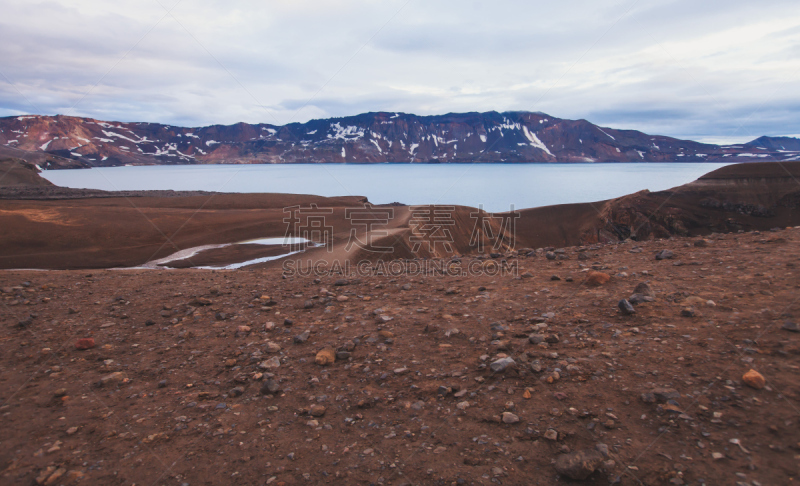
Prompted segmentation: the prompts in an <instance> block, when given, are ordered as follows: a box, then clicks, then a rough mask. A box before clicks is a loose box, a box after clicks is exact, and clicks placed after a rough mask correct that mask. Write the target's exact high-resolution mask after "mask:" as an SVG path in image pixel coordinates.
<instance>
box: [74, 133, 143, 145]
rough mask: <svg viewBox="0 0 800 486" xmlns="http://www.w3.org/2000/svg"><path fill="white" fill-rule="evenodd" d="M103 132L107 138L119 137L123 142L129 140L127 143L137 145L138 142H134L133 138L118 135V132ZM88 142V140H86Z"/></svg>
mask: <svg viewBox="0 0 800 486" xmlns="http://www.w3.org/2000/svg"><path fill="white" fill-rule="evenodd" d="M101 131H102V132H103V135H105V136H106V137H119V138H121V139H123V140H127V141H129V142H133V143H137V142H136V140H134V139H132V138H128V137H126V136H125V135H120V134H119V133H116V132H107V131H105V130H101ZM86 141H87V142H88V140H86Z"/></svg>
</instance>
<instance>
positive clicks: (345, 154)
mask: <svg viewBox="0 0 800 486" xmlns="http://www.w3.org/2000/svg"><path fill="white" fill-rule="evenodd" d="M345 157H347V151H346V150H345V149H344V147H342V158H345Z"/></svg>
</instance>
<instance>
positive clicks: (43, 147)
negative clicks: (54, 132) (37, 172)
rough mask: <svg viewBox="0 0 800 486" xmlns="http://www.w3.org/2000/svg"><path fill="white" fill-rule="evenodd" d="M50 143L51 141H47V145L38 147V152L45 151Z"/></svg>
mask: <svg viewBox="0 0 800 486" xmlns="http://www.w3.org/2000/svg"><path fill="white" fill-rule="evenodd" d="M52 142H53V141H52V140H50V141H48V142H47V143H45V144H44V145H42V146H41V147H39V150H43V151H44V150H47V147H48V145H50V144H51V143H52Z"/></svg>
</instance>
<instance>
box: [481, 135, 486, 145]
mask: <svg viewBox="0 0 800 486" xmlns="http://www.w3.org/2000/svg"><path fill="white" fill-rule="evenodd" d="M481 142H483V143H486V135H483V134H481Z"/></svg>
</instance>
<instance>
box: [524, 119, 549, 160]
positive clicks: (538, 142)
mask: <svg viewBox="0 0 800 486" xmlns="http://www.w3.org/2000/svg"><path fill="white" fill-rule="evenodd" d="M522 131H523V132H524V133H525V138H527V139H528V140H530V141H531V145H532V146H534V147H536V148H540V149H542V150H544V151H545V152H547V155H550V156H552V155H553V153H552V152H550V149H548V148H547V146H546V145H545V144H543V143H542V141H541V140H539V137H537V136H536V134H535V133H533V132H531V131H530V130H528V127H526V126H524V125H523V126H522Z"/></svg>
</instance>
